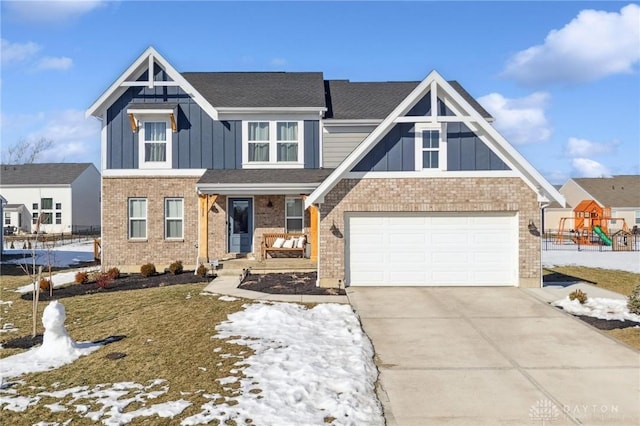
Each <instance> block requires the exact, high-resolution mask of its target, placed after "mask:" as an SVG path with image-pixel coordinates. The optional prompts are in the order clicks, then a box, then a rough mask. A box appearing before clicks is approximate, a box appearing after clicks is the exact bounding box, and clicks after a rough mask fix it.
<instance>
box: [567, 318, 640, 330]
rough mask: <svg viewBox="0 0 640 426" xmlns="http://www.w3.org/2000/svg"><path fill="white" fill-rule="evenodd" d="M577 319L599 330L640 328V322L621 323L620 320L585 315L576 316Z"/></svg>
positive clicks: (628, 321)
mask: <svg viewBox="0 0 640 426" xmlns="http://www.w3.org/2000/svg"><path fill="white" fill-rule="evenodd" d="M576 317H578V318H580V319H581V320H582V321H584V322H586V323H587V324H590V325H592V326H594V327H595V328H597V329H599V330H615V329H616V328H629V327H636V326H640V322H635V321H630V320H626V321H620V320H606V319H600V318H594V317H588V316H585V315H576Z"/></svg>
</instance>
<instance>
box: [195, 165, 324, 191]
mask: <svg viewBox="0 0 640 426" xmlns="http://www.w3.org/2000/svg"><path fill="white" fill-rule="evenodd" d="M332 171H333V170H332V169H237V170H211V169H210V170H207V171H206V172H205V173H204V175H203V176H202V178H200V180H199V181H198V183H197V184H196V189H197V190H198V192H199V193H201V194H221V195H277V194H285V195H299V194H309V193H311V192H312V191H313V190H314V189H316V188H317V187H318V185H320V183H321V182H322V181H323V180H324V179H325V178H326V177H327V176H329V174H330V173H331V172H332Z"/></svg>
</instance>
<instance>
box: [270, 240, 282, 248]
mask: <svg viewBox="0 0 640 426" xmlns="http://www.w3.org/2000/svg"><path fill="white" fill-rule="evenodd" d="M283 244H284V238H282V237H278V238H276V240H275V241H274V242H273V246H272V247H273V248H281V247H282V245H283Z"/></svg>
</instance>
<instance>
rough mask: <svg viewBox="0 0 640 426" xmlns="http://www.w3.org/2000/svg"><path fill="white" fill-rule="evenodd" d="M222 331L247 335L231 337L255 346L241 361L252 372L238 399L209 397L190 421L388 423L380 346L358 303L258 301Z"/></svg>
mask: <svg viewBox="0 0 640 426" xmlns="http://www.w3.org/2000/svg"><path fill="white" fill-rule="evenodd" d="M216 330H217V331H218V334H217V335H215V336H214V337H215V338H219V339H225V338H230V337H233V336H242V337H241V338H239V339H235V340H231V342H232V343H237V344H240V345H246V346H249V347H250V348H251V349H253V350H254V351H255V353H254V355H252V356H250V357H248V358H246V359H244V360H242V361H240V362H239V363H238V365H241V364H246V365H247V366H246V367H245V368H243V369H242V370H243V371H242V372H243V373H244V375H245V376H246V377H240V378H238V381H239V382H240V390H239V392H240V395H239V396H238V397H237V398H233V399H235V401H237V404H236V405H229V404H227V403H223V404H218V405H216V404H214V403H213V402H210V403H207V404H204V405H202V409H203V411H202V412H201V413H199V414H196V415H193V416H191V417H188V418H186V419H184V420H183V421H182V423H181V424H182V425H196V424H205V423H208V422H211V421H213V420H218V421H219V422H220V423H222V422H224V421H225V420H227V419H233V420H235V422H236V423H237V424H244V423H245V422H246V421H247V419H253V421H254V422H255V423H256V424H274V425H275V424H305V425H314V424H315V425H322V424H324V419H325V417H327V416H332V417H335V418H336V420H335V422H334V424H341V425H362V424H366V425H383V424H384V419H383V416H382V410H381V407H380V404H379V402H378V400H377V398H376V395H375V390H374V386H375V381H376V378H377V370H376V367H375V365H374V363H373V348H372V346H371V343H370V342H369V340H368V338H367V336H366V335H365V334H364V332H363V331H362V329H361V327H360V323H359V322H358V319H357V317H356V316H355V314H354V313H353V311H352V310H351V307H349V306H345V305H338V304H322V305H318V306H316V307H314V308H312V309H307V308H305V307H304V306H301V305H296V304H291V303H276V304H253V305H248V306H246V309H245V310H244V311H241V312H237V313H234V314H232V315H229V320H228V321H226V322H224V323H222V324H220V325H218V326H217V327H216ZM221 380H223V381H224V382H226V383H229V382H230V380H231V378H228V379H225V378H223V379H221ZM258 389H259V390H260V392H257V390H258Z"/></svg>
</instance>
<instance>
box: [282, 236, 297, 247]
mask: <svg viewBox="0 0 640 426" xmlns="http://www.w3.org/2000/svg"><path fill="white" fill-rule="evenodd" d="M294 240H295V239H294V238H289V239H288V240H287V241H285V242H284V244H283V245H282V248H293V246H294V244H295V241H294Z"/></svg>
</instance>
